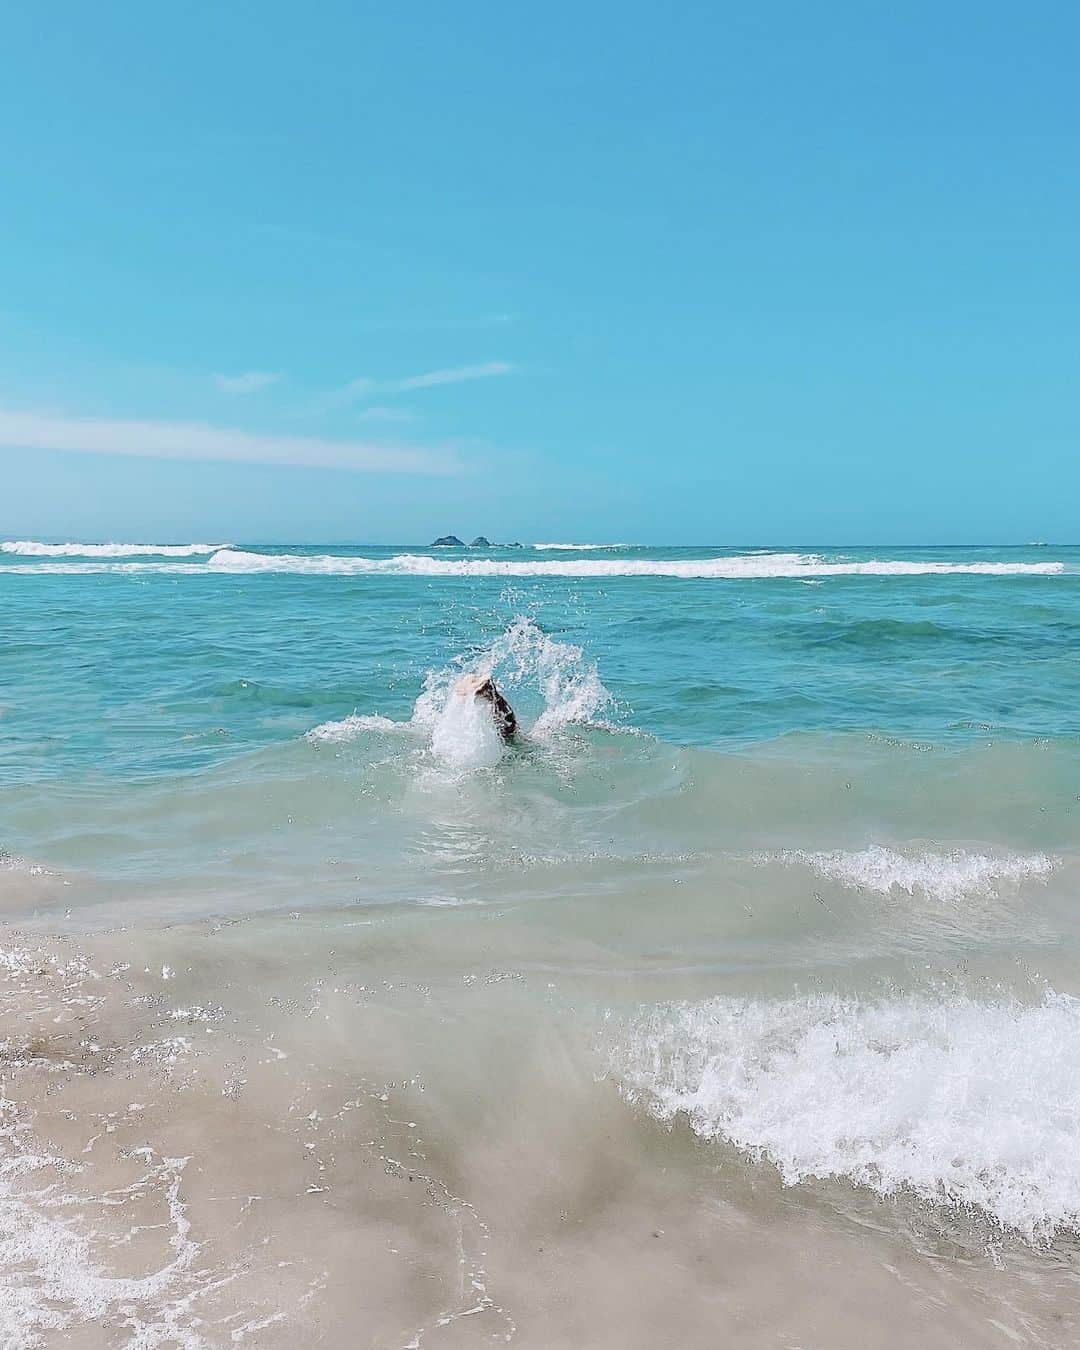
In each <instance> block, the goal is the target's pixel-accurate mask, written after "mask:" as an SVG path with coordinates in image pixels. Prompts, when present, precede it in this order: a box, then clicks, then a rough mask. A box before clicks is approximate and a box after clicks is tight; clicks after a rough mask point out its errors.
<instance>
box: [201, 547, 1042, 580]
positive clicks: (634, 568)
mask: <svg viewBox="0 0 1080 1350" xmlns="http://www.w3.org/2000/svg"><path fill="white" fill-rule="evenodd" d="M206 566H207V568H208V569H209V570H210V571H214V572H244V573H257V572H296V573H299V574H313V575H325V576H357V575H366V574H375V575H377V574H379V573H387V572H389V573H393V574H395V575H406V576H434V577H439V576H447V577H451V576H461V577H581V578H608V577H677V578H682V579H684V580H693V579H700V580H729V581H742V580H755V579H767V578H771V577H777V578H783V577H791V578H802V577H838V576H905V577H907V576H955V575H965V574H967V575H983V576H1027V575H1036V576H1048V575H1051V574H1053V573H1057V572H1060V571H1062V569H1063V567H1064V564H1063V563H1060V562H1046V563H1022V562H969V563H945V562H909V561H903V560H900V559H889V558H884V559H872V560H870V561H868V562H843V561H829V560H827V559H826V558H823V557H821V556H820V555H818V554H810V553H763V554H740V555H732V556H730V557H718V558H696V559H687V558H669V559H665V558H647V559H646V558H638V559H633V558H630V559H624V558H618V559H614V558H560V559H558V560H557V561H550V562H549V561H546V560H545V561H529V560H526V559H518V558H512V559H495V558H433V557H431V556H429V555H427V554H417V553H399V554H397V555H396V556H395V557H393V558H365V557H360V556H357V555H344V556H337V555H333V554H298V553H249V552H245V551H244V550H241V549H231V548H227V549H221V550H219V551H218V552H217V553H215V554H213V555H212V556H211V557H210V559H209V560H208V562H207V564H206Z"/></svg>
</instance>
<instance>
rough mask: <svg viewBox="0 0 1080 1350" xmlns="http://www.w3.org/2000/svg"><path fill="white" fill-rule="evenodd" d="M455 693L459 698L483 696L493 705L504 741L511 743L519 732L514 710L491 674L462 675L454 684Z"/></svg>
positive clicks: (495, 719)
mask: <svg viewBox="0 0 1080 1350" xmlns="http://www.w3.org/2000/svg"><path fill="white" fill-rule="evenodd" d="M453 693H454V694H455V695H456V696H457V697H459V698H482V699H483V700H484V701H485V703H489V704H490V705H491V716H492V718H493V719H494V722H495V726H496V729H497V730H498V733H499V735H500V736H501V737H502V738H503V741H504V742H505V743H506V744H507V745H509V744H510V742H511V741H512V740H513V739H514V736H515V735H516V733H517V718H516V717H515V716H514V710H513V708H511V706H510V704H509V703H507V701H506V699H504V698H503V696H502V694H500V693H499V691H498V689H496V688H495V681H494V680H493V679H492V678H491V676H490V675H462V677H461V678H460V679H459V680H457V681H456V682H455V684H454V689H453Z"/></svg>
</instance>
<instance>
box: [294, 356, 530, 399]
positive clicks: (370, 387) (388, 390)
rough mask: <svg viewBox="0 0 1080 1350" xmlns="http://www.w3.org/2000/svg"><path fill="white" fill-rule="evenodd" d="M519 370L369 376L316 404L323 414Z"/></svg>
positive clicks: (497, 367) (501, 367) (487, 367)
mask: <svg viewBox="0 0 1080 1350" xmlns="http://www.w3.org/2000/svg"><path fill="white" fill-rule="evenodd" d="M515 369H516V367H515V366H514V365H513V364H512V363H511V362H509V361H485V362H483V363H482V364H481V365H476V366H453V367H449V368H448V369H446V370H428V371H425V372H424V373H423V374H421V375H408V376H406V377H405V378H404V379H401V380H372V379H369V378H368V377H367V376H366V375H362V376H360V378H359V379H356V380H350V381H349V383H348V384H346V385H343V386H342V388H340V389H337V390H335V391H334V392H333V393H330V394H327V395H326V396H325V397H324V398H322V399H320V400H319V401H318V403H317V405H316V406H317V408H318V409H320V410H321V411H329V410H330V409H332V408H344V407H347V406H348V405H349V404H350V403H358V402H360V401H361V400H362V399H365V398H374V397H375V395H377V394H383V395H386V394H390V395H394V394H408V393H412V392H413V391H415V390H417V389H431V388H434V387H435V386H436V385H444V384H464V383H465V382H467V381H469V380H489V379H493V378H494V377H495V376H498V375H510V374H512V372H513V371H514V370H515Z"/></svg>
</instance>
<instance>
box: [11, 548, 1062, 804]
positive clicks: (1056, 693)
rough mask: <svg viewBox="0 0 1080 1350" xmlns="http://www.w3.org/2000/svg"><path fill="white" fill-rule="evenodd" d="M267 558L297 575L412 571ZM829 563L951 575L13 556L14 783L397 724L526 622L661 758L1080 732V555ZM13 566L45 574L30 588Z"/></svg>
mask: <svg viewBox="0 0 1080 1350" xmlns="http://www.w3.org/2000/svg"><path fill="white" fill-rule="evenodd" d="M260 552H266V553H269V554H272V555H276V556H277V557H281V556H282V554H283V553H287V554H288V555H289V556H290V557H295V558H296V559H297V560H298V564H297V565H302V562H303V560H305V559H313V558H314V559H322V558H330V559H338V558H340V559H342V560H343V561H345V560H348V559H351V558H355V557H356V556H357V555H360V556H362V557H364V558H371V559H374V560H379V561H388V560H390V559H392V558H394V557H395V556H400V555H401V554H405V553H408V554H416V553H418V552H420V551H419V550H416V549H411V550H410V549H405V548H380V549H361V550H357V549H338V550H326V549H319V550H312V549H299V548H290V549H288V550H285V549H282V548H281V547H278V546H264V547H261V548H260ZM784 552H785V553H788V552H790V550H784ZM446 553H447V554H449V556H448V557H447V556H445V555H444V554H443V553H440V555H439V557H438V561H439V562H441V563H452V562H454V561H457V560H458V559H461V560H462V563H463V564H464V565H466V566H467V565H469V560H470V559H471V558H472V557H474V555H470V554H469V553H468V552H461V551H456V550H450V551H446ZM729 556H735V557H745V556H746V555H745V554H740V553H739V552H738V551H735V550H732V551H729V553H725V552H724V551H722V550H702V549H629V550H621V549H620V550H605V551H601V552H598V553H587V554H578V553H573V554H570V555H566V554H562V553H559V554H553V553H551V552H543V553H541V554H537V553H535V552H534V551H532V550H530V551H529V552H528V556H527V557H526V558H525V559H522V557H521V554H520V552H519V551H517V550H514V551H500V550H493V551H490V552H486V553H485V554H484V557H485V558H490V559H492V560H496V561H503V562H505V564H506V565H507V566H510V567H514V566H521V565H524V566H530V565H536V563H537V561H538V560H540V559H542V560H543V561H542V563H541V565H543V566H548V565H553V566H556V567H558V566H560V565H561V563H562V560H563V559H566V560H567V561H566V562H565V565H566V566H568V567H572V566H574V565H575V564H577V563H579V562H580V561H582V560H593V561H598V562H600V564H601V565H602V566H604V567H607V568H612V569H616V568H617V567H618V565H619V563H620V562H622V561H626V562H629V563H631V564H633V565H635V566H640V565H642V564H644V565H648V564H649V563H652V562H658V561H660V560H668V559H673V560H677V561H679V562H692V561H694V560H699V559H706V558H708V559H712V558H719V559H726V558H727V557H729ZM751 556H754V555H751ZM758 556H761V555H758ZM765 556H766V557H767V555H765ZM820 556H821V557H822V558H823V559H826V560H828V561H830V562H831V561H838V562H840V563H841V564H844V563H847V562H849V561H850V562H856V563H857V562H862V563H873V562H874V560H882V559H884V560H888V561H901V562H907V563H911V564H915V565H918V564H921V563H931V564H934V565H940V566H942V567H943V568H945V569H950V570H946V571H945V572H944V574H939V575H925V574H924V575H915V576H892V575H886V576H880V575H873V574H872V575H859V576H825V577H821V576H817V575H815V574H814V572H813V571H812V568H813V564H812V563H811V564H809V569H811V570H807V569H805V568H804V569H800V570H802V571H803V572H804V573H805V574H804V575H799V576H796V577H793V578H787V577H781V578H768V577H760V578H754V579H750V580H744V581H736V580H727V579H716V580H712V579H692V580H682V579H679V578H671V577H654V576H648V575H646V576H624V575H618V574H615V575H604V576H601V577H599V578H591V577H566V576H560V575H554V576H516V575H515V576H493V577H474V576H462V575H449V576H445V577H444V576H429V575H423V574H420V575H416V574H410V573H405V574H402V573H400V572H396V571H388V572H385V573H364V574H361V575H348V574H346V575H337V574H334V573H333V572H323V571H320V572H316V573H313V574H303V573H301V574H297V573H295V572H292V571H280V572H277V571H275V572H269V573H262V572H255V573H251V572H245V571H240V572H232V571H226V572H222V571H220V570H211V569H210V568H208V567H207V565H206V563H207V561H209V560H208V559H206V560H193V561H191V562H187V563H177V562H173V561H172V560H163V561H160V562H158V561H154V560H152V559H149V558H148V559H146V560H143V561H138V560H133V561H127V560H124V561H121V560H116V561H100V562H99V561H97V560H94V561H89V560H87V561H83V560H81V559H78V558H70V557H65V558H63V559H56V560H52V559H50V560H48V561H43V560H40V559H35V560H34V561H31V560H30V559H29V558H28V559H25V560H24V559H22V558H20V557H19V556H18V555H4V560H3V564H0V603H2V606H3V611H2V612H3V621H4V634H5V636H4V645H3V653H2V659H3V671H4V680H3V695H2V697H3V700H4V704H5V714H4V718H3V721H2V722H0V728H2V733H3V737H2V747H3V754H4V764H5V775H6V777H7V779H8V781H9V782H10V781H30V782H33V781H37V780H39V779H40V778H43V777H55V778H59V779H63V780H66V779H77V778H79V777H82V776H87V775H90V776H93V775H103V776H106V777H111V776H114V775H122V776H131V775H148V776H153V775H157V774H171V773H181V772H196V771H198V770H200V769H204V768H207V767H209V766H211V765H214V764H218V763H221V762H223V761H226V760H228V759H230V758H232V757H235V756H237V755H240V754H243V753H244V752H246V751H250V750H252V749H254V748H256V747H260V746H266V745H271V744H276V743H285V742H288V741H290V740H294V739H295V738H296V737H298V736H300V735H302V734H303V733H304V732H305V731H307V730H309V729H310V727H312V726H314V725H316V724H318V723H320V722H325V721H328V720H331V719H333V718H340V717H343V716H345V715H347V714H348V713H350V712H354V711H361V712H369V713H380V714H382V715H384V716H387V717H391V718H395V719H400V718H403V717H407V716H408V715H409V713H410V711H411V709H412V705H413V702H414V700H415V698H416V695H417V692H418V690H419V688H420V686H421V684H422V682H423V679H424V676H425V674H426V673H427V672H428V671H430V670H432V669H437V668H438V667H440V666H443V665H446V664H448V663H450V662H451V661H453V660H454V659H455V658H459V657H460V658H464V659H466V660H468V659H469V658H470V657H471V656H473V655H476V654H479V653H480V652H482V651H483V650H484V649H486V648H487V647H488V646H489V645H490V644H491V643H492V642H493V641H494V640H495V639H496V638H497V637H498V636H499V634H501V633H502V632H504V631H505V629H506V628H507V627H508V626H509V625H510V624H511V623H512V622H513V621H514V619H515V618H517V617H520V616H522V615H524V616H528V617H529V618H530V619H532V620H533V621H534V622H535V623H536V624H537V625H538V626H539V627H540V628H541V629H542V630H543V631H544V632H545V633H547V634H549V635H551V636H552V637H553V638H555V639H557V640H558V641H560V642H566V643H572V644H575V645H578V646H580V647H581V648H582V649H583V651H584V653H585V654H586V656H587V658H588V659H589V660H590V661H592V662H594V663H595V664H596V665H597V666H598V668H599V670H600V673H601V677H602V679H603V682H604V684H605V686H606V687H607V689H608V690H609V691H610V692H611V694H612V697H613V700H614V703H613V706H612V708H610V709H609V711H608V714H607V716H608V717H609V718H610V720H613V721H616V722H619V723H620V724H624V725H628V726H633V727H636V728H638V729H639V730H642V731H645V732H647V733H648V734H650V735H652V736H655V737H657V738H659V739H661V740H665V741H669V742H671V743H674V744H680V745H698V746H706V747H725V746H734V745H744V746H745V745H751V744H754V743H757V742H763V741H768V740H771V739H774V738H777V737H781V736H785V735H790V734H792V733H800V732H803V733H807V732H808V733H817V732H825V731H831V732H854V733H864V732H874V733H878V734H884V735H893V736H900V737H912V738H918V739H925V740H928V741H932V742H934V743H935V744H942V745H945V744H950V745H957V744H962V743H969V742H976V741H979V740H985V739H987V738H990V737H1007V738H1031V737H1037V736H1051V737H1066V738H1067V737H1072V736H1075V735H1077V733H1078V732H1080V669H1078V666H1077V662H1076V659H1075V656H1076V649H1077V639H1078V636H1080V549H1063V548H1055V549H1044V548H1032V549H1005V550H1002V549H987V548H982V549H936V550H927V549H919V550H897V549H892V550H880V549H877V550H875V549H867V550H844V551H842V552H837V551H826V552H824V553H821V554H820ZM553 558H555V559H558V561H555V562H552V559H553ZM1051 562H1060V563H1062V564H1063V570H1062V571H1061V573H1058V574H1051V575H1030V574H1024V573H1023V572H1021V573H1020V574H1019V575H1008V576H987V575H981V574H975V575H970V574H965V573H963V572H959V571H954V570H951V569H954V568H961V567H964V566H970V565H973V564H974V565H979V564H982V563H990V564H997V565H999V566H1002V567H1006V568H1013V567H1015V568H1018V569H1020V568H1024V567H1042V566H1047V565H1048V564H1049V563H1051ZM26 567H33V568H35V570H34V571H33V572H32V573H31V574H30V575H27V574H26V572H25V570H22V569H25V568H26ZM132 567H135V568H137V569H139V570H128V569H130V568H132ZM181 568H182V569H183V571H182V572H180V569H181ZM82 569H86V570H85V571H84V570H82ZM178 572H180V574H179V575H178V574H177V573H178Z"/></svg>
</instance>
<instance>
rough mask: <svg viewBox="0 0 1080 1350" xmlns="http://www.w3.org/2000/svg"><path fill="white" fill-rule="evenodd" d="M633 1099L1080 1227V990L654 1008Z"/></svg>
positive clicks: (709, 1132)
mask: <svg viewBox="0 0 1080 1350" xmlns="http://www.w3.org/2000/svg"><path fill="white" fill-rule="evenodd" d="M613 1068H614V1071H615V1073H616V1075H617V1077H618V1078H620V1080H621V1082H622V1086H623V1089H624V1091H625V1093H626V1094H627V1095H628V1096H629V1097H630V1099H631V1100H636V1101H641V1102H643V1103H645V1104H646V1105H647V1107H648V1109H649V1110H650V1111H651V1112H652V1114H653V1115H655V1116H656V1117H657V1118H658V1119H660V1120H664V1121H672V1120H674V1119H675V1118H676V1117H680V1116H681V1117H683V1118H685V1119H686V1120H687V1121H688V1123H689V1125H690V1127H691V1128H692V1129H693V1131H694V1132H695V1133H696V1134H697V1135H698V1136H699V1137H701V1138H702V1139H719V1140H726V1141H727V1142H728V1143H730V1144H733V1145H734V1146H735V1147H737V1148H739V1149H741V1150H743V1151H745V1152H747V1153H748V1154H750V1155H751V1156H752V1157H753V1158H755V1159H757V1160H759V1161H760V1160H766V1161H768V1162H770V1163H772V1164H773V1165H774V1166H775V1167H776V1168H777V1169H778V1171H779V1173H780V1175H781V1177H782V1179H783V1181H784V1182H785V1183H786V1184H788V1185H794V1184H797V1183H799V1182H808V1181H814V1180H825V1179H830V1178H847V1179H848V1180H850V1181H852V1182H854V1183H856V1184H857V1185H860V1186H867V1187H869V1188H871V1189H872V1190H873V1191H875V1192H877V1193H878V1194H879V1195H881V1196H891V1195H894V1194H896V1193H898V1192H901V1191H907V1192H909V1193H913V1194H914V1195H916V1196H919V1197H920V1198H922V1199H923V1200H928V1201H932V1202H936V1203H944V1204H948V1205H952V1206H958V1207H961V1208H974V1209H977V1210H979V1211H981V1212H982V1213H984V1214H986V1215H988V1216H989V1217H990V1218H991V1219H992V1220H993V1221H994V1222H995V1223H996V1224H998V1225H1000V1226H1001V1227H1002V1228H1007V1229H1011V1230H1015V1231H1017V1232H1019V1233H1021V1234H1023V1235H1024V1236H1026V1237H1027V1238H1028V1239H1030V1240H1035V1241H1039V1240H1046V1239H1048V1238H1050V1237H1051V1236H1052V1235H1053V1234H1054V1233H1055V1232H1056V1231H1058V1230H1064V1229H1070V1230H1078V1229H1080V1000H1077V999H1075V998H1070V997H1067V996H1065V995H1059V994H1048V995H1047V997H1046V998H1045V1000H1044V1001H1043V1002H1042V1003H1041V1004H1037V1005H1035V1006H1031V1005H1027V1004H1022V1003H1020V1002H1017V1001H1008V1002H1001V1003H993V1004H984V1003H978V1002H975V1001H974V1000H972V999H970V998H966V997H957V998H952V999H947V1000H946V1001H944V1002H942V1001H933V1000H931V999H928V998H919V997H908V998H902V999H897V1000H895V1001H888V1002H863V1001H860V1000H859V999H856V998H845V997H842V996H840V995H826V994H822V995H816V996H809V997H802V998H790V999H786V1000H782V1001H777V1002H767V1001H758V1000H753V999H744V998H714V999H709V1000H707V1001H705V1002H702V1003H678V1004H665V1005H660V1006H657V1007H654V1008H651V1009H647V1010H645V1011H644V1012H643V1013H642V1014H641V1015H640V1017H639V1018H638V1020H637V1021H636V1022H635V1023H634V1024H633V1025H632V1027H631V1029H630V1034H629V1038H628V1041H627V1042H626V1043H624V1044H623V1046H622V1047H621V1049H620V1050H618V1051H617V1052H616V1055H615V1059H614V1064H613Z"/></svg>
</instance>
